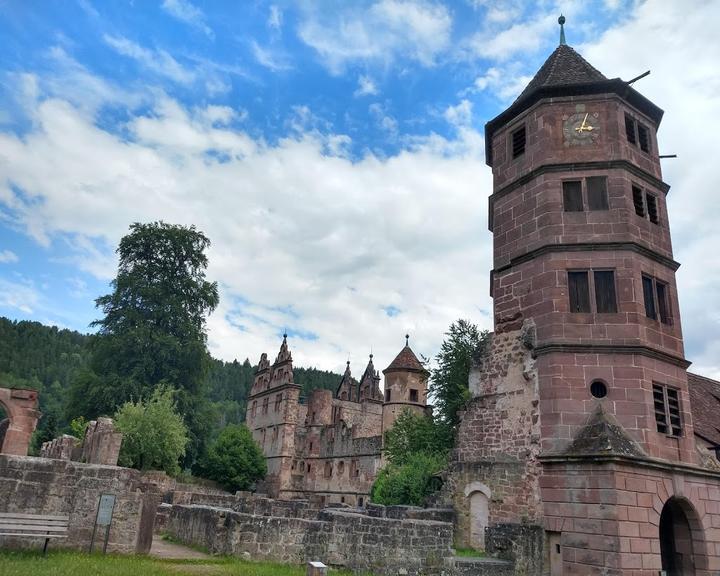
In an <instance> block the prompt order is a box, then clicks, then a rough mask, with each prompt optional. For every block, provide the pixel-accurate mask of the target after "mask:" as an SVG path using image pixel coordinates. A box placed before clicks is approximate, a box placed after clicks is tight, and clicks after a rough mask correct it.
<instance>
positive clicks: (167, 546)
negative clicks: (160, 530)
mask: <svg viewBox="0 0 720 576" xmlns="http://www.w3.org/2000/svg"><path fill="white" fill-rule="evenodd" d="M150 556H154V557H155V558H169V559H173V560H208V559H210V558H212V557H211V556H209V555H208V554H205V553H204V552H198V551H197V550H193V549H192V548H188V547H187V546H183V545H182V544H175V543H173V542H168V541H167V540H163V539H162V537H160V536H157V535H155V536H154V537H153V542H152V547H151V548H150Z"/></svg>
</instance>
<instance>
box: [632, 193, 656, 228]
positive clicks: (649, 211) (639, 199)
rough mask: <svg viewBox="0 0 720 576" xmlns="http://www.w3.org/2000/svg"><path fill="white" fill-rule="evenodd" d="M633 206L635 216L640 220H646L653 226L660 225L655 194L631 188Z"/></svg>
mask: <svg viewBox="0 0 720 576" xmlns="http://www.w3.org/2000/svg"><path fill="white" fill-rule="evenodd" d="M632 197H633V206H634V208H635V214H637V215H638V216H640V217H641V218H647V219H648V220H650V222H652V223H653V224H660V212H659V209H658V199H657V196H655V194H651V193H650V192H648V191H646V190H643V189H642V188H640V187H639V186H635V185H633V186H632Z"/></svg>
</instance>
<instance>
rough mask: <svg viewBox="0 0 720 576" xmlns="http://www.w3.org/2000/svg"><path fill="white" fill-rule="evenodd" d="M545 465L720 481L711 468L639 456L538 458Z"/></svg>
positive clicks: (584, 455)
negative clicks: (631, 470)
mask: <svg viewBox="0 0 720 576" xmlns="http://www.w3.org/2000/svg"><path fill="white" fill-rule="evenodd" d="M538 460H539V461H540V462H542V463H543V464H544V465H550V466H552V465H562V464H619V465H622V466H632V467H635V468H651V469H654V470H662V471H665V472H671V473H678V472H679V473H682V474H688V475H691V476H702V477H705V478H713V479H715V480H720V472H717V471H714V470H710V469H709V468H700V467H698V466H693V465H691V464H682V463H679V462H667V461H666V460H659V459H656V458H641V457H638V456H621V455H614V454H546V455H541V456H539V457H538Z"/></svg>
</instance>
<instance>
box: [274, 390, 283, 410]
mask: <svg viewBox="0 0 720 576" xmlns="http://www.w3.org/2000/svg"><path fill="white" fill-rule="evenodd" d="M281 403H282V394H278V395H277V396H275V412H279V411H280V404H281Z"/></svg>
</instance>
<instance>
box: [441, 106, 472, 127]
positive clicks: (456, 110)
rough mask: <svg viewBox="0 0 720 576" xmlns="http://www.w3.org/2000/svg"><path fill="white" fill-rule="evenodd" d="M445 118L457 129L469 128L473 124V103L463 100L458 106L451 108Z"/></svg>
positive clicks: (446, 111) (445, 113)
mask: <svg viewBox="0 0 720 576" xmlns="http://www.w3.org/2000/svg"><path fill="white" fill-rule="evenodd" d="M443 117H444V118H445V120H447V122H448V123H449V124H452V125H453V126H455V127H458V126H468V125H470V123H471V122H472V103H471V102H470V101H469V100H461V101H460V103H459V104H457V105H456V106H449V107H448V108H447V109H446V110H445V112H444V113H443Z"/></svg>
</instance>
